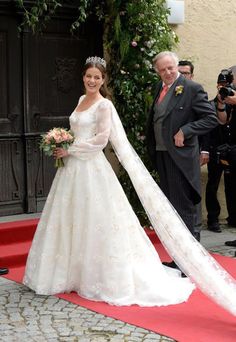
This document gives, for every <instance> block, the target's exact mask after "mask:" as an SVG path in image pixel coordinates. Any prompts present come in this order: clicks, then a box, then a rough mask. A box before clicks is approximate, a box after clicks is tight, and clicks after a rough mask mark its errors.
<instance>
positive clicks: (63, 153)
mask: <svg viewBox="0 0 236 342" xmlns="http://www.w3.org/2000/svg"><path fill="white" fill-rule="evenodd" d="M67 156H68V151H67V150H64V148H61V147H57V148H55V150H54V151H53V157H54V158H55V159H59V158H64V157H67Z"/></svg>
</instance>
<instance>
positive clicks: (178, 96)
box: [165, 75, 185, 117]
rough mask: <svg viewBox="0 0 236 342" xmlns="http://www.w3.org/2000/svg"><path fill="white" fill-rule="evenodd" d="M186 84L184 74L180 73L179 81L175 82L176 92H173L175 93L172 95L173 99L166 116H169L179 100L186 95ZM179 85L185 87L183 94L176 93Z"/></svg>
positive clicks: (170, 101) (169, 103)
mask: <svg viewBox="0 0 236 342" xmlns="http://www.w3.org/2000/svg"><path fill="white" fill-rule="evenodd" d="M184 84H185V78H184V77H183V76H182V75H180V76H179V78H178V79H177V81H176V82H175V83H174V84H173V87H174V92H173V95H172V96H171V99H170V100H169V102H168V105H167V110H166V115H165V117H167V116H168V115H169V114H170V113H171V111H172V110H173V109H174V107H175V106H176V105H177V104H178V102H179V101H180V99H181V98H182V96H183V95H184ZM178 86H182V87H183V92H182V94H176V87H178Z"/></svg>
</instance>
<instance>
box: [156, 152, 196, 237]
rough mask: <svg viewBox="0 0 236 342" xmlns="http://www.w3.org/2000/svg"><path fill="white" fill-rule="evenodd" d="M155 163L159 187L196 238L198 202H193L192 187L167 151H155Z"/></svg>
mask: <svg viewBox="0 0 236 342" xmlns="http://www.w3.org/2000/svg"><path fill="white" fill-rule="evenodd" d="M156 165H157V171H158V175H159V179H160V184H159V186H160V188H161V190H162V191H163V192H164V194H165V196H166V197H167V198H168V200H169V201H170V203H171V204H172V205H173V207H174V208H175V209H176V211H177V212H178V214H179V215H180V217H181V218H182V220H183V221H184V223H185V225H186V226H187V228H188V229H189V231H190V232H191V233H192V234H193V236H195V237H196V238H197V239H198V240H199V239H200V233H199V232H196V231H195V227H196V226H197V223H199V222H198V221H199V208H198V207H197V206H198V204H197V205H196V204H194V203H193V199H192V193H193V189H192V187H191V185H190V184H189V182H188V181H187V179H186V178H185V177H184V175H183V173H182V172H181V170H180V169H179V168H178V167H177V165H176V164H175V162H174V161H173V159H172V158H171V157H170V155H169V153H168V152H167V151H157V152H156Z"/></svg>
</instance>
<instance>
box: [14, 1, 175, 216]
mask: <svg viewBox="0 0 236 342" xmlns="http://www.w3.org/2000/svg"><path fill="white" fill-rule="evenodd" d="M18 2H19V4H20V5H21V7H22V6H23V1H22V0H18ZM165 3H166V1H165V0H81V1H77V5H78V19H77V20H76V21H75V22H74V23H73V24H72V30H75V29H77V28H78V27H79V26H80V24H81V23H82V22H84V21H85V20H86V18H87V16H88V15H90V14H91V13H93V14H95V15H97V17H98V18H99V19H102V20H103V22H104V36H103V41H104V54H105V57H106V59H108V62H109V63H108V75H109V80H110V82H109V87H110V89H111V91H112V94H113V101H114V102H115V106H116V108H117V111H118V113H119V115H120V117H121V120H122V122H123V125H124V127H125V130H126V133H127V135H128V138H129V141H130V143H131V144H132V145H133V147H134V149H135V150H136V151H137V153H138V154H139V156H140V157H141V159H142V160H143V162H144V163H145V165H147V166H148V165H149V161H148V158H147V152H146V146H145V145H146V144H145V127H146V120H147V114H148V110H149V108H150V105H151V102H152V94H153V87H155V85H156V82H157V76H156V74H155V72H154V71H153V68H152V59H153V57H154V56H155V55H156V54H157V53H158V52H160V51H163V50H171V49H172V47H173V46H174V45H175V43H176V42H177V37H176V36H175V34H174V32H173V31H172V30H171V28H170V27H169V25H168V23H167V16H168V13H169V11H168V10H167V9H166V6H165ZM62 5H63V0H39V1H37V5H36V7H37V9H36V8H35V9H34V7H32V9H31V11H30V12H28V11H26V12H25V23H27V24H28V25H29V26H30V27H31V28H32V30H33V31H34V30H35V28H36V27H37V23H38V20H39V19H40V18H42V15H43V13H47V15H49V14H50V13H49V8H50V9H51V11H52V12H51V13H53V11H56V9H57V8H58V7H59V6H62ZM155 176H156V175H155ZM119 178H120V181H121V183H122V185H123V187H124V189H125V191H126V194H127V196H128V198H129V200H130V203H131V204H132V206H133V208H134V210H135V211H136V213H138V215H139V218H140V219H141V220H142V221H143V222H142V223H147V218H146V216H145V213H144V211H143V209H142V207H141V204H140V203H139V200H138V199H137V196H136V194H135V191H134V190H133V186H132V184H131V182H130V180H129V178H128V176H127V174H126V173H125V172H124V171H121V174H120V176H119Z"/></svg>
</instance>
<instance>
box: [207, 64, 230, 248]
mask: <svg viewBox="0 0 236 342" xmlns="http://www.w3.org/2000/svg"><path fill="white" fill-rule="evenodd" d="M233 80H234V77H233V74H232V71H231V70H227V69H225V70H222V71H221V73H220V74H219V76H218V79H217V88H218V94H217V96H216V97H215V99H214V100H213V101H212V103H213V105H214V106H215V108H216V112H217V116H218V119H219V123H220V124H219V126H218V127H216V128H215V129H214V130H213V131H211V132H210V133H209V156H210V158H209V163H208V165H207V167H208V181H207V185H206V208H207V213H208V215H207V224H208V229H209V230H211V231H213V232H217V233H220V232H221V229H220V226H219V215H220V210H221V208H220V204H219V201H218V199H217V191H218V187H219V183H220V179H221V176H222V173H224V183H225V189H224V190H225V197H226V206H227V211H228V218H227V221H228V225H229V226H232V227H236V201H235V200H234V196H235V193H236V156H234V155H235V154H236V152H235V153H234V155H233V149H234V148H235V149H236V92H235V91H234V90H233V89H232V88H233V86H232V83H233ZM231 150H232V151H231ZM235 242H236V241H235Z"/></svg>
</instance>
